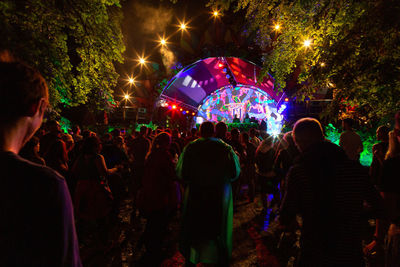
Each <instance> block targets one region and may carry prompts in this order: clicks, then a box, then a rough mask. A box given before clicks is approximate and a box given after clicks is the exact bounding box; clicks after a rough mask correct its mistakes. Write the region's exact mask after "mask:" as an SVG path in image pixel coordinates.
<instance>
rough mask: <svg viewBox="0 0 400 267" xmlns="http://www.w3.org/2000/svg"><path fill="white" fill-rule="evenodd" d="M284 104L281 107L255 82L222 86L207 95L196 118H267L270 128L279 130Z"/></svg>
mask: <svg viewBox="0 0 400 267" xmlns="http://www.w3.org/2000/svg"><path fill="white" fill-rule="evenodd" d="M284 109H285V106H284V105H281V106H280V107H279V108H278V107H277V105H276V102H275V100H274V99H272V98H271V96H269V95H268V94H267V93H265V92H264V91H262V90H260V89H259V88H257V87H254V86H248V85H246V86H245V85H238V86H235V87H233V86H226V87H223V88H221V89H219V90H217V91H215V92H213V93H212V94H210V95H209V96H208V97H207V98H205V99H204V101H203V103H202V105H201V106H200V107H199V109H198V114H197V122H202V121H205V120H208V121H224V122H227V123H231V122H233V121H234V119H235V118H237V119H238V120H239V121H240V122H245V121H246V119H247V120H249V119H250V118H252V119H256V120H257V121H259V122H260V121H261V120H264V121H265V122H266V123H267V125H268V132H270V133H279V132H280V129H281V127H282V122H283V115H282V114H281V113H282V112H283V110H284Z"/></svg>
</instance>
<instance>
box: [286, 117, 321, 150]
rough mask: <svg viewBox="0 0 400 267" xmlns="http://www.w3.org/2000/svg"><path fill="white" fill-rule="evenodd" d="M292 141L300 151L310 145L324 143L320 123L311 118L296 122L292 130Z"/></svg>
mask: <svg viewBox="0 0 400 267" xmlns="http://www.w3.org/2000/svg"><path fill="white" fill-rule="evenodd" d="M293 139H294V141H295V143H296V145H297V147H298V148H299V149H300V150H301V151H304V150H305V149H307V148H308V147H309V146H310V145H313V144H315V143H319V142H322V141H324V139H325V138H324V132H323V130H322V126H321V123H320V122H319V121H318V120H316V119H313V118H303V119H300V120H298V121H297V122H296V123H295V125H294V128H293Z"/></svg>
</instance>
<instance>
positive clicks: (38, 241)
mask: <svg viewBox="0 0 400 267" xmlns="http://www.w3.org/2000/svg"><path fill="white" fill-rule="evenodd" d="M3 57H4V55H3ZM2 60H3V61H2V62H1V63H0V90H1V96H2V97H3V99H7V101H6V103H4V104H3V105H2V106H1V112H0V114H1V115H0V116H1V117H0V138H1V139H0V144H1V153H0V164H1V170H2V171H3V174H2V177H3V186H2V187H1V188H2V189H1V190H2V192H1V194H0V195H1V198H2V199H1V200H2V201H1V204H0V206H1V212H2V215H3V216H2V221H1V222H0V229H1V230H0V231H1V232H0V236H1V238H0V251H1V253H0V255H1V256H0V261H1V262H2V264H4V265H7V266H25V265H43V266H81V259H80V256H79V244H78V239H79V240H81V239H84V238H85V237H84V236H85V235H96V236H97V237H98V240H99V242H100V243H103V244H104V245H105V246H106V245H107V243H108V241H109V232H108V229H110V227H111V226H112V225H113V224H115V222H116V220H118V209H119V205H120V204H121V200H122V199H123V198H131V199H132V203H133V205H134V208H133V211H132V215H131V218H130V219H131V222H134V221H135V220H137V219H138V216H140V217H143V218H145V219H146V226H145V230H144V232H143V234H142V236H141V239H140V243H141V244H142V245H143V246H144V247H145V251H146V253H145V255H144V256H143V258H142V260H141V262H140V264H143V265H145V266H158V265H159V264H160V263H161V262H162V260H163V259H164V258H165V257H166V255H165V249H164V246H165V242H164V239H165V238H166V235H167V232H168V225H169V223H170V221H171V218H172V217H173V216H176V215H177V212H178V211H179V213H180V214H181V215H180V220H181V225H180V235H179V236H180V238H179V251H180V253H181V254H182V255H183V256H184V257H185V259H186V265H187V266H195V265H196V264H198V263H203V264H211V265H214V266H229V264H230V258H231V254H232V234H233V225H232V223H233V214H234V212H235V202H236V200H237V199H238V198H240V197H242V198H243V195H245V197H247V201H248V202H250V203H251V202H254V201H255V200H256V199H258V198H259V199H260V202H261V208H260V212H261V213H267V212H268V211H269V210H272V213H273V216H272V217H271V220H273V219H276V222H278V223H279V225H280V229H281V230H282V231H294V230H295V229H301V233H302V234H301V245H300V247H301V253H300V256H299V257H298V259H297V266H307V267H313V266H365V257H372V256H373V255H375V258H376V262H375V263H376V264H378V265H377V266H399V264H400V253H399V252H400V251H399V250H400V245H399V242H400V238H399V236H400V175H399V167H398V166H400V165H398V164H400V112H398V113H397V114H396V117H395V127H394V129H393V130H391V129H389V128H388V127H386V126H382V127H379V128H378V130H377V140H378V141H379V143H377V144H376V145H374V147H373V161H372V164H371V167H370V168H369V169H368V168H366V167H363V166H361V164H360V162H359V159H360V153H361V152H362V150H363V145H362V142H361V138H360V137H359V136H358V135H357V133H356V132H355V131H354V129H353V121H352V120H351V119H346V120H344V121H343V129H344V131H343V133H342V135H341V137H340V143H339V146H338V145H335V144H333V143H331V142H330V141H328V140H326V139H325V136H324V131H323V128H322V126H321V124H320V123H319V121H318V120H316V119H313V118H303V119H300V120H298V121H297V122H296V123H295V124H294V127H293V131H290V132H287V133H285V134H281V135H279V136H270V135H269V134H268V133H267V131H264V130H259V129H256V128H252V129H250V130H249V131H248V132H246V131H243V132H240V131H239V130H238V129H236V128H234V129H231V130H230V131H228V127H227V125H226V124H225V123H223V122H219V123H216V124H214V123H212V122H204V123H203V124H201V126H200V128H199V129H196V128H193V129H192V130H191V131H189V132H182V131H179V130H178V129H168V128H162V127H159V128H157V129H156V130H152V129H150V128H147V127H145V126H142V127H141V128H140V131H138V132H136V131H134V132H133V133H132V134H126V133H125V132H123V131H120V130H118V129H114V130H113V131H112V132H111V133H95V132H93V131H90V130H84V131H82V132H81V130H80V128H79V127H78V126H75V127H73V128H72V129H70V132H69V133H63V132H62V131H61V129H60V125H59V123H58V122H57V121H55V120H49V121H47V123H45V124H44V125H43V126H42V127H41V124H42V120H43V116H44V114H45V110H46V108H47V107H48V92H47V86H46V83H45V81H44V79H43V78H42V76H41V75H40V74H39V73H38V72H37V71H36V70H34V69H32V68H30V67H29V66H27V65H25V64H23V63H20V62H17V61H14V60H12V59H11V58H8V57H5V58H3V59H2ZM3 175H4V176H3ZM246 188H247V190H244V189H246ZM244 191H245V192H244ZM74 215H75V217H74ZM372 218H373V219H376V230H375V233H374V234H373V235H372V236H370V237H368V235H366V232H367V231H366V229H367V227H366V224H367V222H368V219H372ZM75 227H76V228H75ZM75 229H77V231H76V230H75ZM363 243H364V245H363ZM138 264H139V263H138ZM379 264H380V265H379Z"/></svg>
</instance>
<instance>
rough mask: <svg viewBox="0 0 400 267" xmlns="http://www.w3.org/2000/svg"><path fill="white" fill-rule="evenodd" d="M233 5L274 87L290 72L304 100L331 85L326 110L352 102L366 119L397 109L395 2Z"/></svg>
mask: <svg viewBox="0 0 400 267" xmlns="http://www.w3.org/2000/svg"><path fill="white" fill-rule="evenodd" d="M232 2H233V1H232V0H215V1H211V2H210V4H211V5H215V6H221V7H225V8H227V7H229V6H232ZM236 8H237V9H238V10H239V9H245V10H246V12H247V15H246V17H247V19H248V21H249V23H250V28H251V30H253V31H255V32H257V35H258V42H259V45H260V46H261V47H262V49H263V50H264V52H265V53H264V55H263V62H264V63H263V64H264V68H263V69H264V72H265V73H266V72H270V73H271V74H272V75H273V76H274V78H275V83H276V87H278V88H280V89H283V88H285V87H286V82H287V81H288V79H289V78H290V77H293V74H294V73H295V74H296V75H295V78H296V79H297V82H298V85H297V86H296V87H297V88H296V90H297V94H298V95H300V96H301V97H302V98H303V99H304V98H305V97H310V96H312V93H313V92H315V91H316V90H317V89H318V88H321V87H327V86H328V87H332V88H333V91H334V101H333V102H332V105H331V106H330V108H331V109H330V111H331V112H332V113H333V114H337V112H338V111H339V112H340V110H342V109H344V107H352V109H354V110H355V111H356V112H358V115H359V116H360V117H365V120H368V119H376V118H379V117H382V116H387V115H391V114H393V112H395V111H396V109H399V108H400V67H399V66H400V17H399V16H398V14H399V12H400V1H397V0H378V1H368V0H291V1H288V0H270V1H255V0H237V6H236ZM277 25H279V26H277ZM307 42H309V43H307ZM297 74H298V75H297Z"/></svg>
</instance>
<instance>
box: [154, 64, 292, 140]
mask: <svg viewBox="0 0 400 267" xmlns="http://www.w3.org/2000/svg"><path fill="white" fill-rule="evenodd" d="M260 72H261V68H260V67H258V66H257V65H255V64H254V63H252V62H249V61H246V60H243V59H240V58H235V57H210V58H206V59H202V60H199V61H197V62H195V63H193V64H191V65H189V66H187V67H185V68H184V69H182V70H181V71H180V72H179V73H178V74H177V75H175V76H174V77H173V78H172V79H171V80H170V81H169V83H168V84H167V86H166V87H165V88H164V90H163V91H162V93H161V95H160V101H159V103H160V106H163V105H161V104H162V103H161V102H163V104H164V105H165V104H166V103H170V104H171V103H172V104H171V105H179V106H183V107H185V108H189V109H190V110H197V111H198V112H197V122H198V123H201V122H202V121H204V120H209V121H214V122H216V121H225V122H227V123H231V122H233V119H234V118H235V117H237V119H239V121H240V122H246V120H245V118H248V119H249V120H250V119H253V120H254V119H255V120H257V121H259V122H261V121H265V122H266V123H267V126H268V132H269V133H271V134H277V133H279V131H280V129H281V125H282V122H283V116H282V112H283V110H284V109H285V108H286V105H285V104H284V102H283V99H284V98H285V94H284V93H283V92H277V91H276V90H274V80H273V78H272V77H271V76H270V75H266V76H265V77H264V78H263V79H262V80H258V77H259V74H260ZM167 105H168V104H167ZM182 112H183V111H182ZM235 121H237V120H235Z"/></svg>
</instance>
